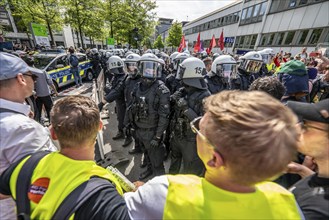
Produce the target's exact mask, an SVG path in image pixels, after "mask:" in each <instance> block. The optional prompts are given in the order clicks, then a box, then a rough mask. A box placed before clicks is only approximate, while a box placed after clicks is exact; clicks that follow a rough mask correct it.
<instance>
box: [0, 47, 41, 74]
mask: <svg viewBox="0 0 329 220" xmlns="http://www.w3.org/2000/svg"><path fill="white" fill-rule="evenodd" d="M27 72H32V74H35V75H40V74H43V72H42V70H39V69H36V68H33V67H30V66H29V65H27V64H26V63H25V62H24V61H23V60H22V59H21V58H19V57H17V56H15V55H13V54H10V53H5V52H0V80H5V79H12V78H15V77H16V76H17V74H18V73H22V74H23V73H27Z"/></svg>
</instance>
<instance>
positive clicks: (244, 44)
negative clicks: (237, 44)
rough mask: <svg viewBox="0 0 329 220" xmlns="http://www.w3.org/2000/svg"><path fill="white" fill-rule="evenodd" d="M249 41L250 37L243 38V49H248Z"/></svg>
mask: <svg viewBox="0 0 329 220" xmlns="http://www.w3.org/2000/svg"><path fill="white" fill-rule="evenodd" d="M250 40H251V39H250V35H247V36H245V38H244V43H243V46H244V48H247V47H249V44H250Z"/></svg>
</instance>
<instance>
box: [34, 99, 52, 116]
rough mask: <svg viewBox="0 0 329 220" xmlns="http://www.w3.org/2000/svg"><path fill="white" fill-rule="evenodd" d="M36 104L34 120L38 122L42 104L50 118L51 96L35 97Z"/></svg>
mask: <svg viewBox="0 0 329 220" xmlns="http://www.w3.org/2000/svg"><path fill="white" fill-rule="evenodd" d="M35 103H36V106H37V110H38V111H37V114H36V117H35V120H37V121H39V122H40V119H41V113H42V106H43V105H44V106H45V109H46V112H47V118H48V119H50V110H51V108H52V107H53V100H52V99H51V96H50V95H49V96H44V97H37V98H36V100H35Z"/></svg>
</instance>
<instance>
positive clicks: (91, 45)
mask: <svg viewBox="0 0 329 220" xmlns="http://www.w3.org/2000/svg"><path fill="white" fill-rule="evenodd" d="M89 42H90V47H91V48H93V41H92V39H91V36H89Z"/></svg>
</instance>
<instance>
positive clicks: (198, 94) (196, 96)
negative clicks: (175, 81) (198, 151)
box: [171, 88, 211, 139]
mask: <svg viewBox="0 0 329 220" xmlns="http://www.w3.org/2000/svg"><path fill="white" fill-rule="evenodd" d="M182 89H183V88H181V89H180V90H182ZM183 94H184V93H183ZM210 95H211V94H210V92H209V91H208V90H199V89H195V90H194V91H193V92H191V93H190V94H184V95H183V96H182V97H181V98H184V99H185V100H186V101H187V104H188V108H189V109H190V110H193V111H194V112H195V116H196V117H197V116H200V115H202V114H203V108H202V100H203V99H204V98H205V97H208V96H210ZM174 111H175V113H174V117H173V119H172V121H171V131H172V134H171V136H175V137H182V138H187V139H195V134H194V133H193V131H192V130H191V127H190V122H191V119H189V118H188V117H187V116H186V115H185V114H184V112H183V111H182V110H181V109H179V108H178V107H177V106H175V107H174Z"/></svg>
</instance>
